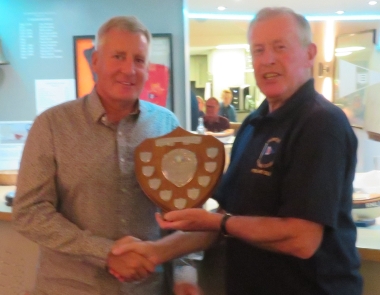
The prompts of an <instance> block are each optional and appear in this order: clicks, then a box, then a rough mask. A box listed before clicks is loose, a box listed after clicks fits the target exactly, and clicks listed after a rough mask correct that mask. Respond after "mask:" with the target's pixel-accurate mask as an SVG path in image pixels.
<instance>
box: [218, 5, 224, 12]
mask: <svg viewBox="0 0 380 295" xmlns="http://www.w3.org/2000/svg"><path fill="white" fill-rule="evenodd" d="M218 10H220V11H223V10H226V7H224V6H218Z"/></svg>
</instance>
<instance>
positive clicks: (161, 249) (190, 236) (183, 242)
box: [152, 231, 219, 264]
mask: <svg viewBox="0 0 380 295" xmlns="http://www.w3.org/2000/svg"><path fill="white" fill-rule="evenodd" d="M218 236H219V234H218V233H215V232H182V231H177V232H175V233H173V234H171V235H168V236H166V237H164V238H162V239H160V240H158V241H155V242H152V243H153V244H154V246H155V248H156V250H157V255H158V261H157V263H158V264H161V263H164V262H166V261H170V260H173V259H175V258H178V257H181V256H184V255H186V254H189V253H193V252H198V251H202V250H205V249H207V248H209V247H210V246H211V245H213V244H214V243H215V241H216V240H217V239H218Z"/></svg>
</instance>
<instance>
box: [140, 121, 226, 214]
mask: <svg viewBox="0 0 380 295" xmlns="http://www.w3.org/2000/svg"><path fill="white" fill-rule="evenodd" d="M224 159H225V155H224V145H223V143H222V142H221V141H219V140H218V139H216V138H215V137H213V136H211V135H199V134H193V133H191V132H188V131H186V130H184V129H182V128H181V127H178V128H176V129H175V130H174V131H172V132H171V133H169V134H167V135H164V136H161V137H156V138H149V139H146V140H144V141H143V142H142V143H141V144H140V145H139V146H138V147H137V148H136V151H135V171H136V177H137V180H138V182H139V184H140V186H141V188H142V190H143V191H144V193H145V194H146V195H147V196H148V197H149V198H150V199H151V200H152V201H153V202H154V203H155V204H156V205H157V206H159V207H160V208H161V209H162V210H163V211H164V212H168V211H171V210H178V209H185V208H194V207H200V206H201V205H202V204H203V203H204V202H206V200H207V199H208V198H209V197H210V196H211V193H212V191H213V189H214V188H215V186H216V184H217V182H218V180H219V178H220V176H221V175H222V173H223V169H224Z"/></svg>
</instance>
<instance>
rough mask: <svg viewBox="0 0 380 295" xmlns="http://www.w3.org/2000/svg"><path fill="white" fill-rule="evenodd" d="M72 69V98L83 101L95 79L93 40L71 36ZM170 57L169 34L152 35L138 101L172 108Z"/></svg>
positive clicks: (87, 36)
mask: <svg viewBox="0 0 380 295" xmlns="http://www.w3.org/2000/svg"><path fill="white" fill-rule="evenodd" d="M73 38H74V39H73V41H74V68H75V80H76V95H77V97H83V96H85V95H87V94H88V93H90V92H91V91H92V88H93V87H94V85H95V82H96V75H95V73H94V72H93V71H92V69H91V55H92V53H93V51H94V50H95V47H94V44H95V36H94V35H86V36H74V37H73ZM172 64H173V57H172V38H171V34H153V35H152V40H151V47H150V64H149V77H148V80H147V82H146V83H145V86H144V89H143V91H142V93H141V95H140V99H143V100H146V101H150V102H152V103H155V104H158V105H161V106H163V107H167V108H169V109H171V110H173V109H174V106H173V69H172V68H173V67H172Z"/></svg>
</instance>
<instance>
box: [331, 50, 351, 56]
mask: <svg viewBox="0 0 380 295" xmlns="http://www.w3.org/2000/svg"><path fill="white" fill-rule="evenodd" d="M351 53H352V52H351V51H347V52H336V53H335V56H347V55H350V54H351Z"/></svg>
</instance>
